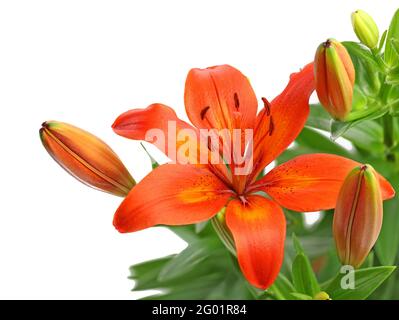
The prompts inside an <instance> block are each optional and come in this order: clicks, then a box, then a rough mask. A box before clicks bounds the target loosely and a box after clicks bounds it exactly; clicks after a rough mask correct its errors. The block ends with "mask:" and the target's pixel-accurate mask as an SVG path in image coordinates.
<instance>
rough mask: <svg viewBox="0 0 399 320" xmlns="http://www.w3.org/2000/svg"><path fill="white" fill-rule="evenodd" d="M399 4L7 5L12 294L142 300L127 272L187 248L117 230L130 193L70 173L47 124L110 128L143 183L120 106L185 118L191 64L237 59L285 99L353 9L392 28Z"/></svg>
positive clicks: (0, 105)
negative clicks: (91, 184) (56, 155)
mask: <svg viewBox="0 0 399 320" xmlns="http://www.w3.org/2000/svg"><path fill="white" fill-rule="evenodd" d="M398 4H399V3H397V1H392V0H386V1H382V0H379V1H375V0H370V1H364V0H363V1H353V0H352V1H350V0H341V1H338V0H334V1H320V0H316V1H283V0H279V1H265V0H263V1H233V0H226V1H220V0H219V1H216V0H212V1H207V0H201V1H187V0H185V1H184V0H181V1H171V0H168V1H149V0H146V1H100V0H96V1H82V0H79V1H72V0H69V1H54V0H51V1H18V0H9V1H0V114H1V125H0V130H1V156H0V162H1V163H0V165H1V166H0V170H1V176H0V177H1V181H0V188H1V196H0V298H24V299H25V298H38V299H42V298H53V299H59V298H77V299H80V298H111V299H113V298H116V299H133V298H138V297H140V296H141V295H140V294H138V293H131V292H130V289H131V288H132V285H133V283H132V281H130V280H128V279H127V276H128V267H129V266H130V265H131V264H134V263H137V262H140V261H144V260H148V259H151V258H156V257H160V256H164V255H167V254H170V253H174V252H178V251H180V250H181V249H183V248H184V243H183V242H182V241H180V240H179V239H178V238H177V237H175V236H174V235H172V234H171V233H169V232H168V231H167V230H164V229H162V228H153V229H150V230H145V231H141V232H138V233H135V234H124V235H122V234H118V232H117V231H115V230H114V228H113V226H112V216H113V213H114V210H115V209H116V208H117V206H118V204H119V202H120V201H121V200H120V199H119V198H116V197H113V196H110V195H107V194H104V193H100V192H98V191H95V190H92V189H89V188H87V187H86V186H84V185H82V184H80V183H78V182H77V181H76V180H74V179H73V178H71V177H70V176H68V175H67V174H66V173H65V172H64V171H63V170H61V169H60V168H59V166H58V165H57V164H56V163H55V162H54V161H53V160H52V159H51V158H50V157H49V156H48V154H47V153H46V152H45V150H44V149H43V147H42V145H41V143H40V140H39V136H38V130H39V128H40V124H41V123H42V122H43V121H44V120H49V119H56V120H62V121H65V122H70V123H73V124H75V125H77V126H80V127H83V128H85V129H87V130H89V131H91V132H93V133H95V134H96V135H98V136H100V137H101V138H103V139H104V140H105V141H107V142H108V143H109V144H110V145H111V146H112V147H113V148H114V150H115V151H116V152H117V153H118V154H119V155H120V157H121V158H122V159H123V161H124V162H125V163H126V165H127V167H128V168H129V169H130V171H131V173H132V175H133V176H134V177H135V178H136V179H137V180H140V179H141V178H142V177H143V176H144V175H145V174H146V173H148V172H149V170H150V164H149V162H148V159H146V158H145V156H144V153H143V152H142V150H140V148H139V144H138V142H135V141H130V140H127V139H124V138H121V137H119V136H116V135H115V134H114V133H113V132H112V130H111V128H110V126H111V124H112V122H113V120H114V119H115V118H116V117H117V116H118V115H119V114H120V113H122V112H124V111H126V110H128V109H130V108H135V107H146V106H147V105H148V104H150V103H152V102H163V103H166V104H168V105H170V106H172V107H174V108H175V109H176V110H177V112H178V114H179V115H180V116H181V117H183V118H185V114H184V107H183V88H184V81H185V76H186V74H187V72H188V70H189V69H190V68H192V67H207V66H211V65H216V64H224V63H228V64H231V65H233V66H235V67H237V68H239V69H240V70H241V71H242V72H244V73H245V74H246V75H247V76H248V77H249V78H250V79H251V82H252V84H253V86H254V88H255V92H256V93H257V94H258V97H261V96H266V97H269V98H272V97H273V96H275V95H276V94H278V93H279V92H280V91H281V90H282V88H283V87H284V86H285V84H286V82H287V79H288V76H289V74H290V73H291V72H293V71H296V70H298V69H299V68H300V67H301V66H302V65H304V64H305V63H307V62H309V61H310V60H312V58H313V54H314V51H315V48H316V47H317V45H318V44H319V43H320V42H321V41H323V40H325V38H326V37H334V38H336V39H338V40H355V36H354V34H353V32H352V28H351V23H350V13H351V12H352V11H353V10H355V9H358V8H362V9H364V10H366V11H368V12H369V13H372V15H373V16H374V18H375V20H376V21H377V23H378V25H379V26H380V30H382V29H384V28H386V27H387V25H388V24H389V20H390V18H391V16H392V14H393V12H394V10H395V9H396V7H397V6H398ZM151 150H153V149H151ZM154 192H156V190H154Z"/></svg>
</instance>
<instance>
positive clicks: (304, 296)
mask: <svg viewBox="0 0 399 320" xmlns="http://www.w3.org/2000/svg"><path fill="white" fill-rule="evenodd" d="M291 296H292V297H293V299H294V300H313V298H312V297H311V296H309V295H307V294H303V293H298V292H291Z"/></svg>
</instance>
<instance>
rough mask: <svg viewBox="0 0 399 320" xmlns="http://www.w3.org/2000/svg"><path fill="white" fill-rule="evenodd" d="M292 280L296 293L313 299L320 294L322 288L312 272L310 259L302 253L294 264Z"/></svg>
mask: <svg viewBox="0 0 399 320" xmlns="http://www.w3.org/2000/svg"><path fill="white" fill-rule="evenodd" d="M292 280H293V282H294V286H295V288H296V291H297V292H299V293H304V294H307V295H310V296H311V297H313V296H314V295H315V294H316V293H318V292H320V286H319V283H318V282H317V279H316V276H315V274H314V272H313V270H312V266H311V264H310V261H309V259H308V258H307V257H306V256H305V255H304V254H302V253H300V254H298V255H297V256H296V257H295V259H294V262H293V263H292Z"/></svg>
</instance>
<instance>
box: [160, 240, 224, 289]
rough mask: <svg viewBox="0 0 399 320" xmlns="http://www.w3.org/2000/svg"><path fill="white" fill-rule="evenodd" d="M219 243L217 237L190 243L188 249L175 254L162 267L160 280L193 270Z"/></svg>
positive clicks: (170, 278) (166, 279)
mask: <svg viewBox="0 0 399 320" xmlns="http://www.w3.org/2000/svg"><path fill="white" fill-rule="evenodd" d="M218 244H219V242H218V241H217V239H212V238H210V239H204V240H200V241H197V242H194V243H191V244H189V245H188V246H187V248H186V249H184V250H183V251H182V252H180V253H179V254H178V255H176V256H174V257H173V259H171V260H170V261H169V262H168V263H167V264H166V265H165V266H164V267H163V268H162V270H161V271H160V273H159V276H158V279H159V280H160V281H168V280H172V279H174V278H176V277H179V276H181V275H184V274H185V273H187V272H189V271H192V270H193V269H194V268H196V267H198V265H199V264H200V263H201V262H202V261H204V260H205V259H207V258H208V257H209V256H210V255H211V254H212V253H214V252H213V251H214V250H216V249H217V247H218ZM219 250H223V248H220V247H219Z"/></svg>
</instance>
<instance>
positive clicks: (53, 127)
mask: <svg viewBox="0 0 399 320" xmlns="http://www.w3.org/2000/svg"><path fill="white" fill-rule="evenodd" d="M40 138H41V140H42V143H43V146H44V147H45V148H46V150H47V152H48V153H49V154H50V155H51V156H52V157H53V159H54V160H55V161H56V162H57V163H58V164H59V165H60V166H61V167H63V168H64V169H65V170H66V171H67V172H69V173H70V174H71V175H72V176H74V177H75V178H76V179H78V180H79V181H81V182H83V183H84V184H86V185H88V186H90V187H93V188H95V189H98V190H102V191H105V192H108V193H111V194H114V195H116V196H121V197H124V196H126V195H127V194H128V193H129V191H130V189H131V188H132V187H133V186H134V185H135V181H134V179H133V178H132V176H131V175H130V173H129V172H128V171H127V169H126V168H125V166H124V165H123V163H122V162H121V160H120V159H119V157H118V156H117V155H116V154H115V152H114V151H112V149H111V148H110V147H109V146H108V145H107V144H105V143H104V142H103V141H102V140H100V139H99V138H97V137H96V136H94V135H92V134H91V133H89V132H87V131H84V130H82V129H79V128H77V127H75V126H72V125H70V124H67V123H63V122H58V121H47V122H44V123H43V124H42V128H41V129H40Z"/></svg>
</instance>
